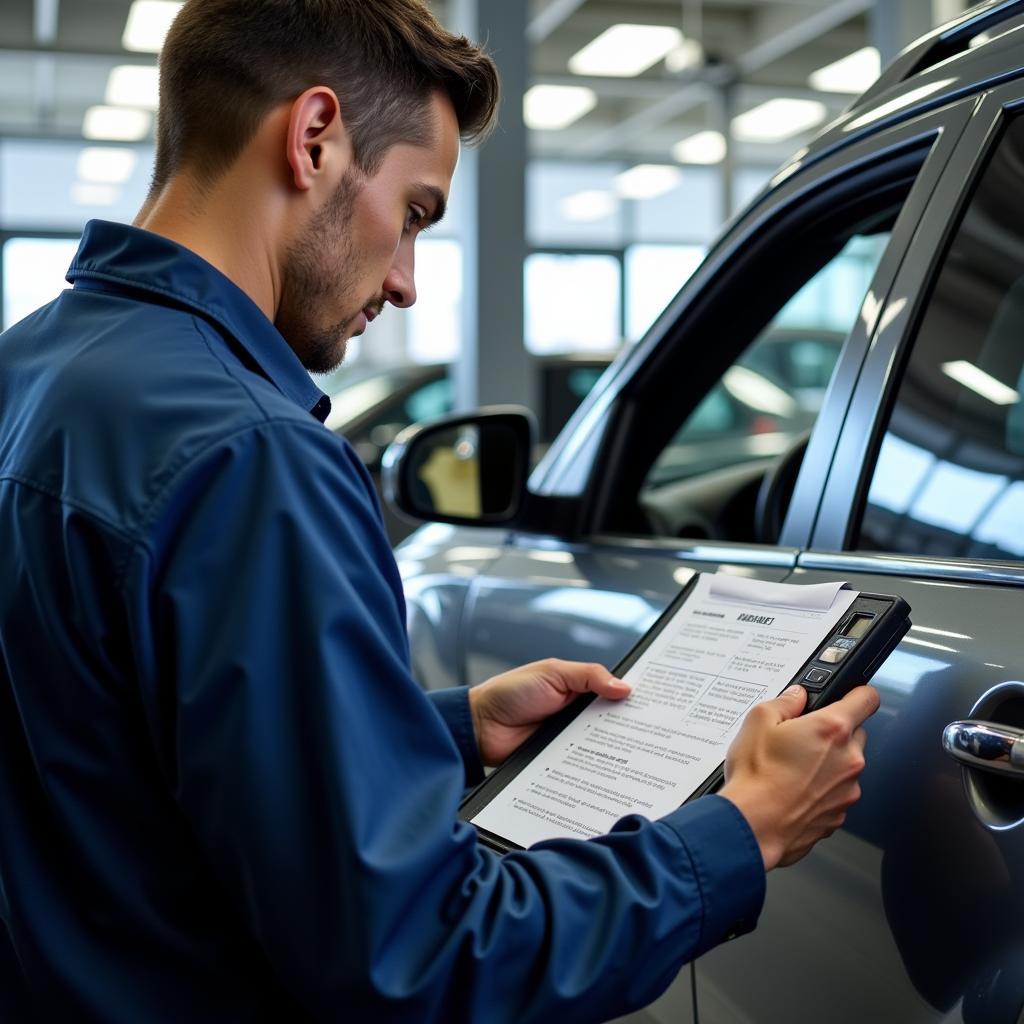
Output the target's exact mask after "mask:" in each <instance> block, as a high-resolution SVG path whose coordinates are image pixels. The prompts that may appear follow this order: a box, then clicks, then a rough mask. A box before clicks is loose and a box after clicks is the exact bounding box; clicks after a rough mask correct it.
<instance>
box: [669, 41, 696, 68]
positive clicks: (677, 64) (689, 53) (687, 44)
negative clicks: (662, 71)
mask: <svg viewBox="0 0 1024 1024" xmlns="http://www.w3.org/2000/svg"><path fill="white" fill-rule="evenodd" d="M703 63H704V47H703V46H701V45H700V43H698V42H697V40H696V39H683V41H682V42H681V43H680V44H679V45H678V46H676V47H674V48H673V49H671V50H669V52H668V53H667V54H665V67H666V68H667V69H668V70H669V71H671V72H672V74H674V75H676V74H679V72H680V71H689V70H690V69H691V68H699V67H700V66H701V65H702V64H703Z"/></svg>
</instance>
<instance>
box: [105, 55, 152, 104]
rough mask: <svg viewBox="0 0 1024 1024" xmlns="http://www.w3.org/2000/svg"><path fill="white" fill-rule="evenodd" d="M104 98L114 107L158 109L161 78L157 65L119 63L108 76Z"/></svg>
mask: <svg viewBox="0 0 1024 1024" xmlns="http://www.w3.org/2000/svg"><path fill="white" fill-rule="evenodd" d="M104 99H105V100H106V101H107V103H108V104H109V105H110V106H113V107H142V108H143V109H144V110H156V108H157V105H158V104H159V102H160V78H159V73H158V71H157V68H156V65H146V64H119V65H118V66H117V67H116V68H113V69H112V70H111V72H110V75H109V76H108V78H107V91H106V93H105V94H104Z"/></svg>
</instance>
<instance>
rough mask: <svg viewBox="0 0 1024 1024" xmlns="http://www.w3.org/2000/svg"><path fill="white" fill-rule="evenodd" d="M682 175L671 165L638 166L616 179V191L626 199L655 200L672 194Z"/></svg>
mask: <svg viewBox="0 0 1024 1024" xmlns="http://www.w3.org/2000/svg"><path fill="white" fill-rule="evenodd" d="M681 178H682V173H681V172H680V170H679V168H678V167H673V166H671V165H670V164H637V166H636V167H632V168H630V169H629V170H628V171H624V172H623V173H622V174H619V175H617V176H616V178H615V191H616V192H618V193H619V195H620V196H622V197H623V198H624V199H653V198H654V197H655V196H660V195H662V194H664V193H665V192H671V191H672V189H674V188H675V187H676V185H678V184H679V181H680V179H681Z"/></svg>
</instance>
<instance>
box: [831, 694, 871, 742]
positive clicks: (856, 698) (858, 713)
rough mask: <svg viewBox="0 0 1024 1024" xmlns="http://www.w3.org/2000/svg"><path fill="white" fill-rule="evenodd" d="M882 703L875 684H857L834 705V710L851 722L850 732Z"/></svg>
mask: <svg viewBox="0 0 1024 1024" xmlns="http://www.w3.org/2000/svg"><path fill="white" fill-rule="evenodd" d="M880 703H881V698H880V697H879V696H878V691H877V690H876V689H875V688H874V687H873V686H867V685H866V684H865V685H863V686H855V687H854V688H853V689H852V690H851V691H850V692H849V693H848V694H847V695H846V696H845V697H844V698H843V699H842V700H840V701H836V703H835V704H833V705H832V710H833V711H834V712H838V713H839V714H841V715H842V716H843V717H844V718H845V719H846V720H847V721H848V722H849V723H850V732H851V733H852V732H854V731H855V730H856V729H857V727H858V726H859V725H860V724H861V723H862V722H866V721H867V720H868V719H869V718H870V717H871V716H872V715H873V714H874V713H875V712H876V711H877V710H878V705H879V704H880Z"/></svg>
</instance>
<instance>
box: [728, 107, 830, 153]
mask: <svg viewBox="0 0 1024 1024" xmlns="http://www.w3.org/2000/svg"><path fill="white" fill-rule="evenodd" d="M827 114H828V111H827V109H826V107H825V104H824V103H819V102H818V101H817V100H795V99H782V98H779V99H774V100H768V102H767V103H762V104H761V105H760V106H757V107H754V108H753V110H748V111H747V112H746V113H745V114H740V115H739V116H738V117H735V118H733V122H732V133H733V136H734V138H737V139H739V140H740V141H741V142H782V141H783V140H784V139H790V138H792V137H793V136H794V135H799V134H801V132H805V131H808V130H809V129H811V128H815V127H817V126H818V125H819V124H821V123H822V122H823V121H824V120H825V117H826V116H827Z"/></svg>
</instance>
